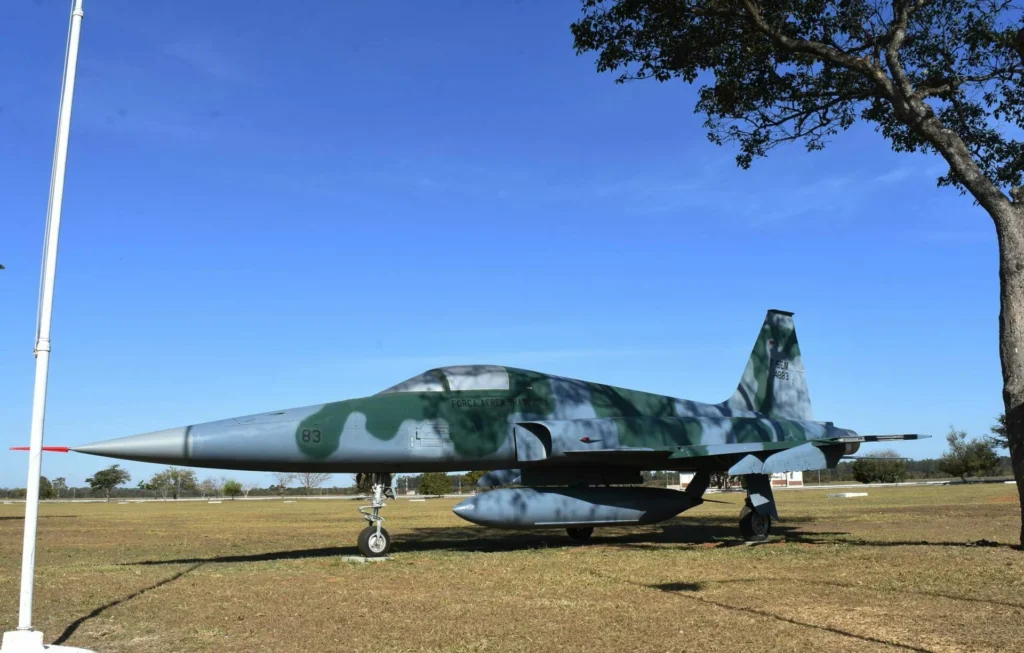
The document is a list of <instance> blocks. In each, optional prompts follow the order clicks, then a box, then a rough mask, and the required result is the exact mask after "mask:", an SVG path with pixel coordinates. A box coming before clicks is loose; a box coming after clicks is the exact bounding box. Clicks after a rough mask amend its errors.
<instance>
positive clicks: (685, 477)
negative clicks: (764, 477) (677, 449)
mask: <svg viewBox="0 0 1024 653" xmlns="http://www.w3.org/2000/svg"><path fill="white" fill-rule="evenodd" d="M694 475H695V474H694V472H680V474H679V485H669V486H668V487H669V488H670V489H673V490H685V489H686V486H687V485H689V484H690V481H692V480H693V477H694ZM803 485H804V473H803V472H779V473H778V474H772V487H803Z"/></svg>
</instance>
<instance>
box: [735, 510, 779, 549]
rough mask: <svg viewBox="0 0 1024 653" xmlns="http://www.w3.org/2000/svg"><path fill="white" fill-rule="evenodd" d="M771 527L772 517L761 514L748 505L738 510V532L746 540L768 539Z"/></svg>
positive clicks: (760, 540)
mask: <svg viewBox="0 0 1024 653" xmlns="http://www.w3.org/2000/svg"><path fill="white" fill-rule="evenodd" d="M771 528H772V518H771V517H769V516H768V515H762V514H760V513H759V512H757V511H756V510H754V509H753V508H751V507H750V506H743V510H742V511H740V533H741V534H742V535H743V539H744V540H746V541H748V542H763V541H765V540H767V539H768V533H769V531H771Z"/></svg>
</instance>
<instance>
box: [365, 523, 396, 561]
mask: <svg viewBox="0 0 1024 653" xmlns="http://www.w3.org/2000/svg"><path fill="white" fill-rule="evenodd" d="M358 546H359V553H362V554H363V555H364V556H365V557H367V558H383V557H384V556H386V555H387V554H388V553H389V552H390V551H391V535H390V534H389V533H388V532H387V531H386V530H384V529H383V528H382V529H380V533H377V527H376V526H367V527H366V528H364V529H363V530H362V532H361V533H359V543H358Z"/></svg>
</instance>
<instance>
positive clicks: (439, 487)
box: [419, 472, 452, 496]
mask: <svg viewBox="0 0 1024 653" xmlns="http://www.w3.org/2000/svg"><path fill="white" fill-rule="evenodd" d="M451 491H452V479H451V477H450V476H448V475H447V474H445V473H444V472H431V473H429V474H424V475H423V478H422V480H420V488H419V493H420V494H426V495H430V496H433V495H442V494H448V493H449V492H451Z"/></svg>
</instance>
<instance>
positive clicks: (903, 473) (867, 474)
mask: <svg viewBox="0 0 1024 653" xmlns="http://www.w3.org/2000/svg"><path fill="white" fill-rule="evenodd" d="M853 477H854V478H855V479H856V480H857V481H858V482H860V483H902V482H903V481H905V480H906V478H907V461H905V460H903V459H902V458H900V455H899V454H898V453H896V452H895V451H892V450H885V451H879V452H877V453H875V454H873V455H872V456H870V457H867V456H865V457H862V458H858V459H857V460H855V461H854V462H853Z"/></svg>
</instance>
